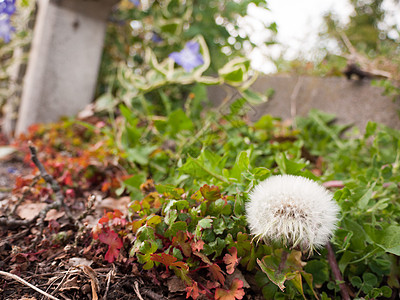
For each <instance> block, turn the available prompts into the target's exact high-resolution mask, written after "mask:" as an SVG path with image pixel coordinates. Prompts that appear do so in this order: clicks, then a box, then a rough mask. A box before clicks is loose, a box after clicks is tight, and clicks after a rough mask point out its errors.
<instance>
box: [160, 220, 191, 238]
mask: <svg viewBox="0 0 400 300" xmlns="http://www.w3.org/2000/svg"><path fill="white" fill-rule="evenodd" d="M186 230H187V224H186V222H185V221H178V222H175V223H173V224H172V225H171V226H170V227H169V228H168V230H167V232H166V233H165V236H167V237H173V236H176V234H177V233H178V231H186Z"/></svg>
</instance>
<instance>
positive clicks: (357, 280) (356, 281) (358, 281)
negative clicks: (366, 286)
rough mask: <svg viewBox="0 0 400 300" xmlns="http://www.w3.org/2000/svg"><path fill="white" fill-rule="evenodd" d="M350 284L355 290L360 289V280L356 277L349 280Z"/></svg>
mask: <svg viewBox="0 0 400 300" xmlns="http://www.w3.org/2000/svg"><path fill="white" fill-rule="evenodd" d="M350 282H351V284H352V285H353V286H354V287H356V288H361V286H362V280H361V278H360V277H358V276H354V277H352V278H351V279H350Z"/></svg>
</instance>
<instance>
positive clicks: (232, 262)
mask: <svg viewBox="0 0 400 300" xmlns="http://www.w3.org/2000/svg"><path fill="white" fill-rule="evenodd" d="M229 253H230V254H228V253H227V254H225V256H224V258H223V260H224V263H225V264H226V273H228V274H232V273H233V272H235V268H236V266H237V265H238V264H239V262H240V258H239V259H238V257H237V249H236V248H235V247H232V248H230V249H229Z"/></svg>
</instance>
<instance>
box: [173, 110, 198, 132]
mask: <svg viewBox="0 0 400 300" xmlns="http://www.w3.org/2000/svg"><path fill="white" fill-rule="evenodd" d="M168 125H169V128H170V134H171V135H175V134H177V133H178V132H180V131H182V130H193V122H192V120H190V119H189V117H188V116H186V114H185V112H184V111H183V110H182V109H177V110H175V111H173V112H172V113H171V114H170V115H169V117H168Z"/></svg>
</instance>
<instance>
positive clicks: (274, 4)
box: [239, 0, 400, 73]
mask: <svg viewBox="0 0 400 300" xmlns="http://www.w3.org/2000/svg"><path fill="white" fill-rule="evenodd" d="M267 5H268V8H269V9H270V11H265V10H264V9H262V8H258V7H256V6H255V5H249V8H248V17H245V18H243V19H241V20H239V24H240V27H241V28H243V30H244V31H245V32H246V33H250V36H251V40H252V42H253V43H256V44H257V45H258V48H257V49H255V50H253V51H252V53H251V58H252V61H253V67H254V68H256V69H258V70H260V71H263V72H265V73H273V72H274V71H275V66H274V65H273V63H272V62H271V61H270V60H269V59H268V57H272V58H274V59H275V58H278V57H279V56H280V55H281V54H282V53H284V58H285V59H294V58H296V57H297V56H301V57H304V58H306V59H308V60H317V59H318V58H319V57H318V56H319V55H321V52H320V51H319V50H320V49H322V48H324V47H325V48H326V49H328V50H329V51H330V52H333V53H335V52H337V51H338V48H337V45H336V43H335V42H334V41H324V42H323V41H321V40H320V39H319V38H318V33H319V32H320V31H321V30H322V29H323V15H324V14H325V13H327V12H329V11H331V12H333V13H335V14H336V15H337V16H339V17H340V21H341V22H344V23H346V22H347V21H348V18H349V16H350V15H351V13H352V12H353V10H352V6H351V5H350V4H349V1H348V0H301V1H299V0H267ZM383 7H384V9H385V10H386V11H387V17H386V20H385V21H386V23H387V24H389V25H392V24H397V28H398V29H400V4H399V3H396V2H395V0H385V1H384V4H383ZM272 22H275V23H276V24H277V25H278V35H277V37H276V38H277V42H278V43H279V45H269V46H267V45H265V44H264V42H265V41H268V40H270V36H271V33H270V32H269V31H267V30H265V28H264V24H266V25H268V24H270V23H272ZM382 26H384V25H382ZM239 34H240V31H239ZM392 34H393V37H394V38H396V37H398V32H396V31H394V32H393V33H392Z"/></svg>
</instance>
